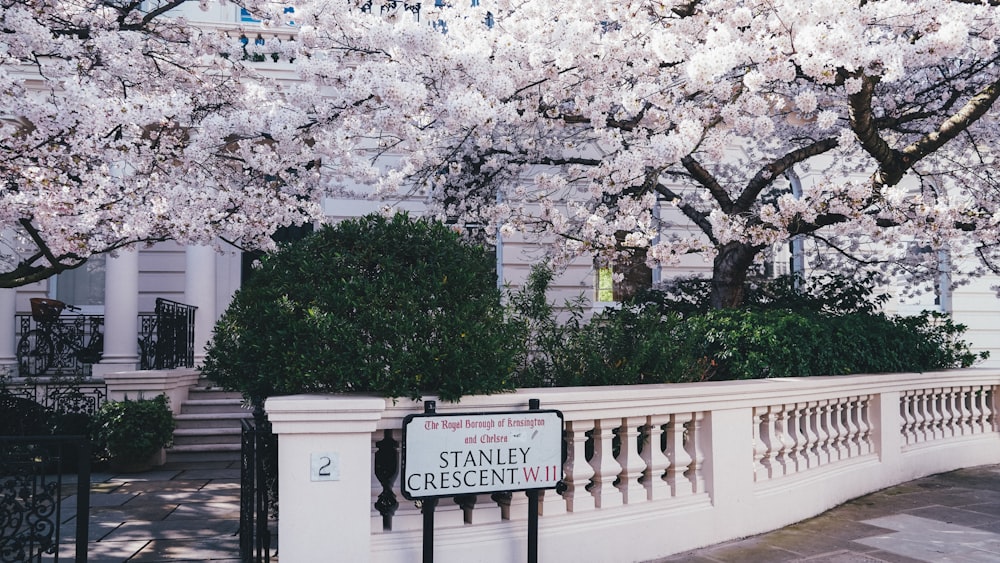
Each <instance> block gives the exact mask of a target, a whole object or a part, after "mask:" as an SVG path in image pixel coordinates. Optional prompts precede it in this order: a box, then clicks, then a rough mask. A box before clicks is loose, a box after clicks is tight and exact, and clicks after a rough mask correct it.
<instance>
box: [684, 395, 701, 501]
mask: <svg viewBox="0 0 1000 563" xmlns="http://www.w3.org/2000/svg"><path fill="white" fill-rule="evenodd" d="M704 421H705V413H704V412H701V411H696V412H694V413H692V416H691V420H690V421H688V423H687V424H686V425H685V427H686V428H687V432H686V433H685V436H686V438H687V439H686V440H684V448H685V449H686V450H687V452H688V455H689V456H690V457H691V465H689V466H688V470H687V471H686V472H685V473H684V476H685V477H687V478H688V480H689V481H691V488H692V490H693V491H694V492H695V493H704V492H706V490H705V471H704V467H705V448H704V447H702V444H701V442H702V437H701V435H702V428H703V427H702V424H703V423H704Z"/></svg>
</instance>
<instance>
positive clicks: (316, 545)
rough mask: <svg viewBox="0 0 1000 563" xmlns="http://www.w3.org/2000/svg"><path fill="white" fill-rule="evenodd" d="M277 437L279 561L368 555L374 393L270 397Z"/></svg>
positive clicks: (361, 562)
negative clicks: (352, 395) (347, 395)
mask: <svg viewBox="0 0 1000 563" xmlns="http://www.w3.org/2000/svg"><path fill="white" fill-rule="evenodd" d="M265 410H266V411H267V417H268V419H269V420H270V421H271V427H272V428H273V430H274V433H275V434H277V435H278V452H279V455H278V491H279V493H278V494H279V496H280V497H281V518H280V519H279V520H278V536H279V537H280V538H281V560H282V561H291V562H293V563H294V562H298V561H332V560H336V561H351V562H352V563H365V562H367V561H369V558H370V557H369V556H370V550H371V514H372V499H371V482H372V471H373V468H372V455H371V449H372V441H371V440H372V439H371V434H372V432H374V431H375V427H376V424H377V423H378V421H379V419H380V418H381V417H382V412H383V411H384V410H385V400H384V399H380V398H376V397H344V396H337V395H328V396H319V395H293V396H289V397H271V398H270V399H268V400H267V402H266V404H265Z"/></svg>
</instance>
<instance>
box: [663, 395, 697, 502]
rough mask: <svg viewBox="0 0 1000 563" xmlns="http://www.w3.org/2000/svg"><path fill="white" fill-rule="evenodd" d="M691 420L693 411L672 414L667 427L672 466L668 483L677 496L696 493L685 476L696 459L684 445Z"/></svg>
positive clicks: (668, 455) (668, 470)
mask: <svg viewBox="0 0 1000 563" xmlns="http://www.w3.org/2000/svg"><path fill="white" fill-rule="evenodd" d="M690 420H691V413H677V414H673V415H670V425H669V426H668V427H667V452H666V453H667V459H669V460H670V467H669V468H668V469H667V483H668V484H669V485H670V489H671V490H672V491H673V495H674V496H675V497H681V496H688V495H690V494H692V493H694V489H693V487H692V486H691V481H689V480H688V479H687V477H685V473H686V472H687V470H688V468H689V467H690V466H691V464H692V463H693V462H694V459H693V458H692V457H691V455H690V454H689V453H688V451H687V449H686V448H685V447H684V432H685V430H686V425H687V423H688V422H689V421H690Z"/></svg>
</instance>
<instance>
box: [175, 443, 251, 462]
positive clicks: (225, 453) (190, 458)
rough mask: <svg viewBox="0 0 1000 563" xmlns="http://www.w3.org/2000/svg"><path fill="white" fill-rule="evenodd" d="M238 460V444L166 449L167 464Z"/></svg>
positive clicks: (200, 445)
mask: <svg viewBox="0 0 1000 563" xmlns="http://www.w3.org/2000/svg"><path fill="white" fill-rule="evenodd" d="M239 460H240V445H239V444H199V445H189V446H183V445H182V446H173V447H172V448H167V463H178V464H184V463H200V462H206V461H239Z"/></svg>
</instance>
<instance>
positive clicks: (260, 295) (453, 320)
mask: <svg viewBox="0 0 1000 563" xmlns="http://www.w3.org/2000/svg"><path fill="white" fill-rule="evenodd" d="M522 349H523V335H522V332H521V324H520V323H517V322H508V319H507V318H505V314H504V309H503V307H502V306H501V303H500V292H499V290H498V289H497V287H496V271H495V260H494V257H493V255H492V254H491V253H489V252H487V251H486V250H485V249H484V248H483V247H481V246H473V245H470V244H466V243H463V242H462V241H461V239H460V237H459V235H458V234H457V233H456V232H454V231H452V230H451V229H450V228H448V227H447V226H445V225H443V224H441V223H438V222H433V221H429V220H411V219H410V218H409V217H407V216H406V215H396V216H395V217H393V218H391V219H386V218H384V217H381V216H367V217H363V218H360V219H356V220H349V221H344V222H342V223H338V224H337V225H335V226H325V227H323V228H321V229H320V230H318V231H317V232H315V233H313V234H311V235H309V236H307V237H305V238H304V239H302V240H301V241H298V242H295V243H291V244H288V245H286V246H284V247H282V248H281V250H280V251H278V252H277V253H275V254H272V255H268V256H265V257H264V258H263V259H262V261H261V267H260V269H259V270H258V271H256V272H255V273H254V275H253V276H252V277H251V278H250V279H249V280H248V281H247V282H246V283H245V284H244V286H243V287H242V289H240V291H239V292H238V293H237V294H236V296H235V298H234V300H233V302H232V304H231V305H230V307H229V309H228V310H227V311H226V312H225V314H224V315H223V316H222V318H221V319H220V320H219V322H218V324H217V325H216V328H215V335H214V337H213V339H212V342H211V343H210V345H209V348H208V351H207V357H206V360H205V365H204V374H205V375H206V376H208V377H210V378H212V379H213V380H215V381H216V382H217V383H218V384H220V385H222V386H223V387H226V388H229V389H235V390H239V391H241V392H243V393H244V395H246V396H247V397H248V398H249V399H250V400H251V401H254V402H257V401H260V400H261V399H263V398H264V397H268V396H271V395H276V394H287V393H303V392H346V391H362V392H371V393H377V394H379V395H382V396H386V397H401V396H406V397H412V398H419V397H420V396H422V395H423V394H428V393H433V394H437V395H439V396H440V397H441V398H442V399H443V400H448V401H455V400H458V399H459V398H460V397H461V396H463V395H468V394H487V393H496V392H499V391H505V390H509V389H513V387H514V380H513V379H512V377H511V376H512V375H513V371H514V366H515V365H516V363H517V362H518V361H519V358H520V356H521V354H522Z"/></svg>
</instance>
